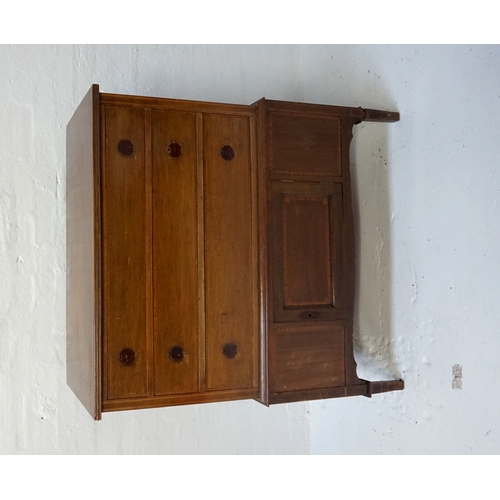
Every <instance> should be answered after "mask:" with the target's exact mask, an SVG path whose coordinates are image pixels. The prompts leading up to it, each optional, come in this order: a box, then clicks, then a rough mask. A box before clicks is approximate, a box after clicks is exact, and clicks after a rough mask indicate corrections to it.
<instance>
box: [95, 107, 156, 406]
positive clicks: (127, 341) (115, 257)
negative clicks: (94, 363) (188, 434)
mask: <svg viewBox="0 0 500 500" xmlns="http://www.w3.org/2000/svg"><path fill="white" fill-rule="evenodd" d="M103 118H104V119H103V121H104V141H103V153H104V154H103V158H102V170H103V171H102V196H103V200H102V201H103V204H102V210H103V213H102V221H103V227H102V231H103V234H102V241H103V281H104V283H103V286H104V294H103V295H104V302H103V307H104V311H103V312H104V350H105V352H106V357H105V358H106V359H105V361H104V363H105V370H104V376H105V377H106V380H105V383H104V387H105V388H106V387H107V394H106V396H107V398H108V399H115V398H126V397H128V398H131V397H140V396H145V395H146V394H147V364H148V363H147V340H146V329H145V327H144V326H145V322H146V306H145V295H146V260H147V256H146V249H145V245H144V244H143V242H144V241H145V239H146V238H147V237H148V236H147V234H146V224H145V190H146V186H145V161H144V159H145V153H144V110H143V109H142V108H125V107H123V108H122V107H114V106H106V107H105V108H104V114H103Z"/></svg>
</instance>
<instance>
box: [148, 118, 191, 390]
mask: <svg viewBox="0 0 500 500" xmlns="http://www.w3.org/2000/svg"><path fill="white" fill-rule="evenodd" d="M151 135H152V148H151V151H152V163H153V175H152V179H153V284H154V286H153V303H154V393H155V395H168V394H180V393H189V392H196V391H198V389H199V377H198V360H199V341H198V338H199V335H198V329H199V318H198V298H199V297H198V295H199V294H198V244H197V177H196V176H197V155H198V151H197V140H196V113H181V112H172V111H166V110H152V112H151ZM176 346H177V347H178V348H180V349H182V359H180V360H179V359H177V360H176V361H174V360H173V359H172V357H173V358H174V359H176V358H175V356H172V357H171V356H170V354H169V353H170V350H171V349H172V348H174V347H176ZM177 351H178V354H179V353H180V352H181V351H179V350H178V349H177Z"/></svg>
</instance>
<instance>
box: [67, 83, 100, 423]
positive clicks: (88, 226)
mask: <svg viewBox="0 0 500 500" xmlns="http://www.w3.org/2000/svg"><path fill="white" fill-rule="evenodd" d="M66 172H67V177H66V241H67V253H66V267H67V271H66V272H67V274H66V287H67V291H66V293H67V296H66V305H67V311H66V378H67V383H68V385H69V386H70V387H71V389H72V390H73V392H74V393H75V394H76V396H77V397H78V399H79V400H80V401H81V403H82V404H83V406H84V407H85V408H86V410H87V411H88V412H89V413H90V414H91V415H92V417H93V418H94V419H95V420H100V419H101V305H100V304H101V302H100V299H101V286H100V282H101V274H100V273H101V261H100V164H99V87H98V86H97V85H93V86H92V87H91V89H90V90H89V91H88V93H87V94H86V96H85V97H84V98H83V100H82V102H81V104H80V105H79V106H78V108H77V110H76V111H75V113H74V115H73V117H72V118H71V120H70V122H69V123H68V125H67V128H66Z"/></svg>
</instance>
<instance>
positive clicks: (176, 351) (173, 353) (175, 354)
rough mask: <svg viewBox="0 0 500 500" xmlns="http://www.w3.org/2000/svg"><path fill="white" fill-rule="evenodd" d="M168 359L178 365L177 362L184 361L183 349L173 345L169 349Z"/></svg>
mask: <svg viewBox="0 0 500 500" xmlns="http://www.w3.org/2000/svg"><path fill="white" fill-rule="evenodd" d="M168 357H169V358H170V359H171V360H172V361H175V362H176V363H179V361H182V360H183V359H184V349H183V348H182V347H180V346H178V345H174V346H173V347H171V348H170V351H168Z"/></svg>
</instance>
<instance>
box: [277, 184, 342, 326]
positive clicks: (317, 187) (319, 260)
mask: <svg viewBox="0 0 500 500" xmlns="http://www.w3.org/2000/svg"><path fill="white" fill-rule="evenodd" d="M270 189H271V191H272V202H271V203H272V205H271V210H272V219H271V228H272V229H271V233H270V238H271V251H272V259H271V262H272V268H271V273H272V277H271V279H270V280H271V282H272V290H273V304H274V305H273V308H274V313H273V321H274V322H283V321H303V320H304V319H314V320H327V319H339V318H346V314H347V311H346V307H345V300H344V296H343V289H342V286H343V282H344V270H343V266H342V264H343V262H342V257H343V253H344V252H343V207H342V185H341V184H340V183H319V182H314V183H313V182H279V181H271V183H270Z"/></svg>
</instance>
